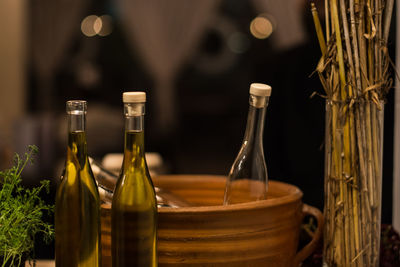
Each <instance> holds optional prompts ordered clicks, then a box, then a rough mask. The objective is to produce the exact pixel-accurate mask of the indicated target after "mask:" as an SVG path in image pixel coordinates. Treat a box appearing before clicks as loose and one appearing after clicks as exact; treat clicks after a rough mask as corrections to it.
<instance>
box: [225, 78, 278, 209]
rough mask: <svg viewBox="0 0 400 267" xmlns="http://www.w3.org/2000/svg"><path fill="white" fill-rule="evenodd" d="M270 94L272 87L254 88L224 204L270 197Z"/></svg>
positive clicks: (259, 86) (257, 86) (262, 85)
mask: <svg viewBox="0 0 400 267" xmlns="http://www.w3.org/2000/svg"><path fill="white" fill-rule="evenodd" d="M270 95H271V87H270V86H269V85H266V84H261V83H252V84H251V85H250V97H249V112H248V117H247V125H246V131H245V134H244V139H243V142H242V146H241V148H240V151H239V153H238V155H237V157H236V159H235V161H234V163H233V165H232V167H231V170H230V172H229V175H228V178H227V182H226V187H225V195H224V205H229V204H236V203H243V202H249V201H256V200H263V199H266V197H267V190H268V174H267V165H266V163H265V158H264V149H263V132H264V120H265V112H266V109H267V106H268V102H269V97H270Z"/></svg>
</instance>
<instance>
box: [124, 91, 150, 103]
mask: <svg viewBox="0 0 400 267" xmlns="http://www.w3.org/2000/svg"><path fill="white" fill-rule="evenodd" d="M122 101H123V102H124V103H144V102H146V93H145V92H125V93H123V94H122Z"/></svg>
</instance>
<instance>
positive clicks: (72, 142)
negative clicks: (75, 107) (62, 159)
mask: <svg viewBox="0 0 400 267" xmlns="http://www.w3.org/2000/svg"><path fill="white" fill-rule="evenodd" d="M85 130H86V116H85V114H84V113H70V114H68V153H67V160H69V161H72V162H75V163H79V164H80V165H81V167H83V166H84V164H85V162H86V160H87V144H86V132H85ZM76 161H77V162H76Z"/></svg>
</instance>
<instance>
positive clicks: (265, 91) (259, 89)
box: [250, 83, 272, 96]
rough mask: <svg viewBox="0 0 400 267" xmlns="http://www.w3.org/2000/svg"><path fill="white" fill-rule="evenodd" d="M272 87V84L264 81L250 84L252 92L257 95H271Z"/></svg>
mask: <svg viewBox="0 0 400 267" xmlns="http://www.w3.org/2000/svg"><path fill="white" fill-rule="evenodd" d="M271 91H272V88H271V86H269V85H267V84H263V83H252V84H251V85H250V94H252V95H255V96H270V95H271Z"/></svg>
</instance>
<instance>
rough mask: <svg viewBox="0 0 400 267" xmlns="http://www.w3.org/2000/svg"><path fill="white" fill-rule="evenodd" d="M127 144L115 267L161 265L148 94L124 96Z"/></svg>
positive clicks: (115, 207)
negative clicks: (147, 131) (148, 143)
mask: <svg viewBox="0 0 400 267" xmlns="http://www.w3.org/2000/svg"><path fill="white" fill-rule="evenodd" d="M123 102H124V114H125V145H124V159H123V163H122V169H121V174H120V176H119V179H118V182H117V184H116V187H115V190H114V196H113V200H112V208H111V251H112V266H113V267H126V266H157V244H156V243H157V201H156V194H155V191H154V187H153V183H152V181H151V178H150V173H149V170H148V167H147V163H146V158H145V150H144V114H145V102H146V94H145V93H144V92H126V93H124V94H123Z"/></svg>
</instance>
